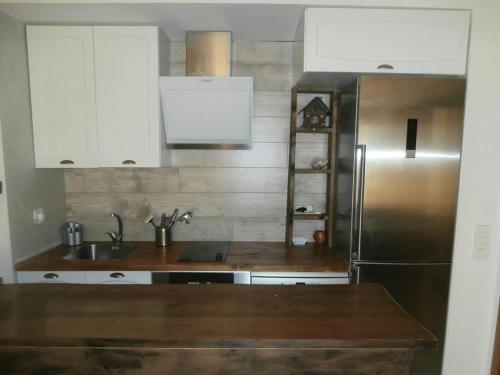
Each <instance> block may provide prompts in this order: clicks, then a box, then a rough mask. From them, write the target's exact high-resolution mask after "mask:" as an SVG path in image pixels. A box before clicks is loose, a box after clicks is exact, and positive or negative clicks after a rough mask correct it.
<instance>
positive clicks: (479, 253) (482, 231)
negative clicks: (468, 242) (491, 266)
mask: <svg viewBox="0 0 500 375" xmlns="http://www.w3.org/2000/svg"><path fill="white" fill-rule="evenodd" d="M490 236H491V228H490V225H489V224H488V223H477V224H476V226H475V228H474V249H473V252H472V257H473V258H475V259H486V258H488V257H489V256H490Z"/></svg>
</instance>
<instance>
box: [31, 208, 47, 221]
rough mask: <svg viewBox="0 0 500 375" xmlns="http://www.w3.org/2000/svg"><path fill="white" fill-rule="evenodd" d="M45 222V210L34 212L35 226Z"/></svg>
mask: <svg viewBox="0 0 500 375" xmlns="http://www.w3.org/2000/svg"><path fill="white" fill-rule="evenodd" d="M44 221H45V211H44V210H43V208H37V209H35V210H33V222H34V223H35V224H42V223H43V222H44Z"/></svg>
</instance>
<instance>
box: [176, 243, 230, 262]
mask: <svg viewBox="0 0 500 375" xmlns="http://www.w3.org/2000/svg"><path fill="white" fill-rule="evenodd" d="M228 252H229V243H228V242H200V243H190V244H188V245H187V246H186V248H185V249H184V251H183V252H182V254H181V256H180V257H179V260H178V262H197V263H225V262H226V258H227V253H228Z"/></svg>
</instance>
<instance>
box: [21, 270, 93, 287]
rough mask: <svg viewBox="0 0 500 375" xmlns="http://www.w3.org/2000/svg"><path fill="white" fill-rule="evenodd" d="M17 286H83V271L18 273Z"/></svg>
mask: <svg viewBox="0 0 500 375" xmlns="http://www.w3.org/2000/svg"><path fill="white" fill-rule="evenodd" d="M17 283H18V284H33V283H57V284H64V283H67V284H85V272H83V271H19V272H17Z"/></svg>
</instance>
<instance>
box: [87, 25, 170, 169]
mask: <svg viewBox="0 0 500 375" xmlns="http://www.w3.org/2000/svg"><path fill="white" fill-rule="evenodd" d="M94 50H95V77H96V103H97V124H98V140H99V166H101V167H119V166H138V167H157V166H159V163H160V147H159V142H160V125H159V124H160V107H159V90H158V77H159V73H158V63H159V62H158V28H157V27H144V26H140V27H121V26H118V27H115V26H102V27H101V26H97V27H94Z"/></svg>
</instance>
